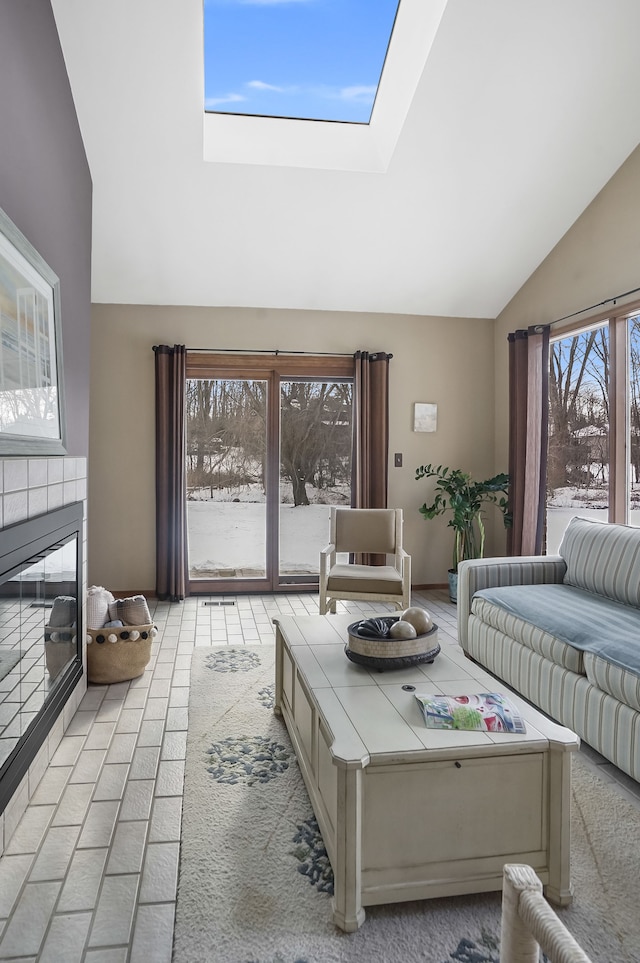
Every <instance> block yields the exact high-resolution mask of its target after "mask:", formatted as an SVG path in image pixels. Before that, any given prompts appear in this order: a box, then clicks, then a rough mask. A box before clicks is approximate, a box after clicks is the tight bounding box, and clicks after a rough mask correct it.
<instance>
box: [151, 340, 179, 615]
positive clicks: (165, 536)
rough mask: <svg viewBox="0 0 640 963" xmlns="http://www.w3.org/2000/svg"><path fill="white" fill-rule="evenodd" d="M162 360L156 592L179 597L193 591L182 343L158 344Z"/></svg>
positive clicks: (158, 371) (159, 370)
mask: <svg viewBox="0 0 640 963" xmlns="http://www.w3.org/2000/svg"><path fill="white" fill-rule="evenodd" d="M153 350H154V352H155V366H156V593H157V596H158V598H159V599H168V600H169V601H171V602H179V601H180V600H181V599H183V598H184V597H185V595H186V592H187V537H186V535H187V532H186V509H185V496H186V482H185V474H186V468H185V450H184V445H185V439H184V415H185V369H186V360H187V350H186V348H185V346H184V345H182V344H174V346H173V347H170V346H169V345H167V344H161V345H157V346H155V347H154V349H153Z"/></svg>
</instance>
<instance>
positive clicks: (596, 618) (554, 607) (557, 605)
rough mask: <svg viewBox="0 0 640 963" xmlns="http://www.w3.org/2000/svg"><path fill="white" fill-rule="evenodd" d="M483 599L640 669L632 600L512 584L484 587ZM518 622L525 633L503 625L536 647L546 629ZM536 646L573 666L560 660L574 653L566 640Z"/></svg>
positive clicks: (638, 623)
mask: <svg viewBox="0 0 640 963" xmlns="http://www.w3.org/2000/svg"><path fill="white" fill-rule="evenodd" d="M478 599H483V600H484V601H487V602H489V603H491V604H492V605H494V606H497V607H498V608H499V609H502V610H503V611H504V612H506V613H507V614H509V615H511V616H515V617H516V618H517V619H519V620H520V621H521V622H524V623H528V624H530V625H532V626H534V627H536V628H537V629H539V630H541V632H542V633H546V634H547V635H549V636H551V637H552V638H553V639H554V640H557V641H559V642H562V643H565V644H566V645H567V646H570V647H573V648H574V649H576V650H578V651H579V652H581V653H585V652H589V653H591V654H592V655H597V656H599V657H600V658H601V659H603V660H605V661H607V662H610V663H611V664H612V665H615V666H618V667H619V668H621V669H624V670H626V671H629V672H631V673H635V674H640V611H639V610H638V609H636V608H633V607H632V606H629V605H622V604H621V603H620V602H614V601H612V600H611V599H607V598H604V597H602V596H598V595H593V594H592V593H590V592H585V591H583V590H582V589H578V588H574V587H573V586H571V585H509V586H504V587H503V588H492V589H483V590H482V591H480V592H477V593H476V595H475V596H474V604H477V600H478ZM472 611H473V609H472ZM475 614H479V612H476V613H475ZM513 628H514V631H515V630H517V631H518V632H519V637H518V636H515V635H513V633H512V632H511V633H510V632H509V631H508V630H505V629H501V631H505V633H506V634H511V635H512V637H513V638H518V641H521V642H522V644H523V645H529V647H530V648H533V645H534V644H537V645H539V646H540V645H541V644H542V636H541V634H540V632H538V633H535V632H533V631H532V630H531V629H529V628H527V629H525V628H523V627H522V626H521V625H518V624H515V625H514V626H513ZM527 640H530V641H527ZM532 643H533V644H532ZM535 651H539V652H540V654H541V655H545V656H546V657H547V658H550V659H552V661H554V662H557V663H558V664H559V665H564V666H565V667H566V668H570V665H568V664H567V662H566V661H559V659H569V655H568V653H567V652H564V651H563V650H562V647H561V646H556V645H553V646H551V648H550V650H549V652H543V651H541V649H540V648H538V649H536V650H535ZM573 671H582V672H584V671H585V668H584V662H582V663H581V669H579V670H575V669H574V670H573Z"/></svg>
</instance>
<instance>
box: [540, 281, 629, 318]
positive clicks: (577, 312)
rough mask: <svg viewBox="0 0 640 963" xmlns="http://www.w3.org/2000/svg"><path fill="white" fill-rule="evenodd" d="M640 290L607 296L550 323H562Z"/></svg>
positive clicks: (614, 302)
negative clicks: (596, 302) (611, 296)
mask: <svg viewBox="0 0 640 963" xmlns="http://www.w3.org/2000/svg"><path fill="white" fill-rule="evenodd" d="M638 291H640V288H634V289H633V290H632V291H625V292H624V294H616V295H615V297H613V298H606V300H604V301H599V302H598V304H592V305H590V306H589V307H588V308H580V310H579V311H574V312H573V314H565V316H564V317H563V318H556V320H555V321H550V322H549V324H550V325H551V324H560V322H561V321H568V320H569V318H575V317H576V316H577V315H578V314H583V313H584V312H585V311H593V310H594V308H603V307H604V306H605V305H606V304H616V303H617V301H618V299H619V298H627V297H629V295H630V294H637V293H638Z"/></svg>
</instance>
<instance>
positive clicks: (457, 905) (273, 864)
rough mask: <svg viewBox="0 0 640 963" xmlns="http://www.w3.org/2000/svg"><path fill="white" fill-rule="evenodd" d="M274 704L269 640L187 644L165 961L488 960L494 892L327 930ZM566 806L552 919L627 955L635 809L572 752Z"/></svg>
mask: <svg viewBox="0 0 640 963" xmlns="http://www.w3.org/2000/svg"><path fill="white" fill-rule="evenodd" d="M273 700H274V648H273V647H272V646H254V647H235V648H234V647H224V648H220V649H217V648H196V649H195V651H194V655H193V659H192V667H191V694H190V701H189V732H188V741H187V761H186V774H185V789H184V809H183V826H182V844H181V856H180V870H179V883H178V899H177V907H176V920H175V937H174V957H173V960H174V963H342V961H348V963H365V961H366V963H412V961H422V963H451V961H457V963H498V961H499V959H500V949H499V935H500V899H501V897H500V894H499V893H492V894H482V895H477V896H457V897H453V898H447V899H433V900H423V901H420V902H411V903H401V904H399V903H396V904H392V905H387V906H373V907H372V906H369V907H367V908H366V920H365V922H364V924H363V926H362V927H361V928H360V930H358V932H357V933H351V934H346V933H342V932H341V931H340V930H338V929H337V928H336V927H335V926H334V924H333V923H332V922H331V893H332V889H333V877H332V873H331V866H330V864H329V861H328V859H327V854H326V852H325V850H324V847H323V844H322V838H321V836H320V833H319V831H318V826H317V823H316V821H315V818H314V816H313V810H312V808H311V803H310V801H309V797H308V795H307V792H306V789H305V786H304V783H303V780H302V776H301V773H300V770H299V767H298V764H297V762H296V759H295V755H294V753H293V750H292V747H291V742H290V740H289V738H288V734H287V731H286V727H285V725H284V723H283V722H282V721H281V719H279V718H278V717H277V716H275V715H274V713H273ZM508 791H509V789H508V786H505V792H508ZM572 806H573V808H572V876H573V885H574V891H575V896H574V902H573V905H572V906H571V907H569V908H567V909H563V910H558V915H559V916H560V918H561V919H562V920H563V922H564V923H565V925H566V926H567V927H568V928H569V929H570V931H571V932H572V933H573V935H574V936H575V937H576V939H577V940H578V942H579V943H580V944H581V946H582V947H583V949H584V950H585V951H586V952H587V953H588V955H589V956H590V957H591V960H592V961H593V963H613V961H616V963H633V961H635V963H637V961H638V960H640V914H639V912H638V905H639V904H638V882H639V878H640V811H639V810H638V808H636V807H635V806H634V804H633V803H632V802H630V801H629V800H628V799H627V798H626V797H625V796H624V795H623V794H622V793H621V792H620V790H619V789H618V788H617V787H616V786H614V785H611V784H609V783H608V782H606V781H605V780H604V779H602V778H601V777H600V776H599V775H598V774H597V773H596V772H595V771H594V770H593V768H592V767H591V766H590V765H589V763H588V762H586V761H585V760H584V759H582V758H581V756H580V755H579V754H576V755H575V756H574V759H573V803H572ZM425 831H427V830H425ZM503 963H507V961H503Z"/></svg>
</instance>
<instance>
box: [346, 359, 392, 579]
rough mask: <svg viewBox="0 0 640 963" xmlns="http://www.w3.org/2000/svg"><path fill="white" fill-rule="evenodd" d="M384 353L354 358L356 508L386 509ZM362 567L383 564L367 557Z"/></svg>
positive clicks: (353, 487) (381, 558) (379, 558)
mask: <svg viewBox="0 0 640 963" xmlns="http://www.w3.org/2000/svg"><path fill="white" fill-rule="evenodd" d="M392 357H393V355H391V354H387V353H386V352H385V351H377V352H376V353H375V354H369V352H368V351H356V353H355V355H354V388H353V420H354V426H355V430H354V449H353V467H352V474H351V478H352V483H351V493H352V497H351V503H352V505H353V507H354V508H386V507H387V486H388V476H389V469H388V465H389V361H390V360H391V358H392ZM356 561H358V562H360V563H361V564H365V565H366V564H384V562H385V558H384V556H377V555H367V556H363V557H361V558H360V557H359V558H357V559H356Z"/></svg>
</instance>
